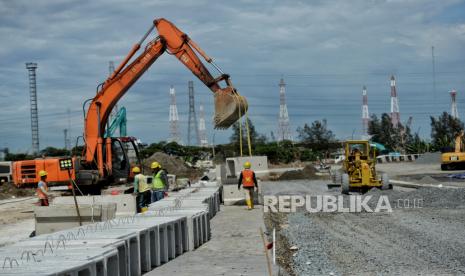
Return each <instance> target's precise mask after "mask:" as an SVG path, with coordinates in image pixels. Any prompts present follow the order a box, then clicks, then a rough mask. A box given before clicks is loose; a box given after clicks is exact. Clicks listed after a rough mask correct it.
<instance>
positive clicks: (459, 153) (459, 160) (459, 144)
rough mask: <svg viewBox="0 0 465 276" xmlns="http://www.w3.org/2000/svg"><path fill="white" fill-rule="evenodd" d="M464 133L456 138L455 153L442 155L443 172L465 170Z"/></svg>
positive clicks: (461, 132)
mask: <svg viewBox="0 0 465 276" xmlns="http://www.w3.org/2000/svg"><path fill="white" fill-rule="evenodd" d="M463 136H464V131H463V130H462V131H460V133H459V134H457V135H456V136H455V148H454V151H453V152H445V153H443V154H441V170H443V171H450V170H461V169H462V170H463V169H465V152H463Z"/></svg>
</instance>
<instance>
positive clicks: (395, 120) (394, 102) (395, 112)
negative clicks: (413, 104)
mask: <svg viewBox="0 0 465 276" xmlns="http://www.w3.org/2000/svg"><path fill="white" fill-rule="evenodd" d="M391 122H392V125H393V126H394V128H397V126H398V125H399V122H400V112H399V101H398V99H397V91H396V79H395V78H394V76H391Z"/></svg>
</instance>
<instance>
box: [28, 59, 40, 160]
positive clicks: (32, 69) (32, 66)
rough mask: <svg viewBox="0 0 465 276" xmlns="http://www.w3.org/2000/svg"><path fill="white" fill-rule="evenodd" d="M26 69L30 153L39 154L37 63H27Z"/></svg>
mask: <svg viewBox="0 0 465 276" xmlns="http://www.w3.org/2000/svg"><path fill="white" fill-rule="evenodd" d="M26 68H27V70H28V71H29V98H30V102H31V134H32V153H34V154H37V153H39V113H38V109H37V83H36V69H37V63H32V62H28V63H26Z"/></svg>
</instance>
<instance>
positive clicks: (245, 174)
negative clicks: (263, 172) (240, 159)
mask: <svg viewBox="0 0 465 276" xmlns="http://www.w3.org/2000/svg"><path fill="white" fill-rule="evenodd" d="M251 167H252V164H250V162H249V161H247V162H245V163H244V170H243V171H242V172H241V174H240V176H239V182H238V184H237V188H238V189H239V190H240V189H241V185H242V186H243V187H244V190H245V203H246V204H247V210H252V209H253V192H254V187H255V188H256V190H257V193H258V184H257V178H256V177H255V172H254V171H252V170H251V169H250V168H251Z"/></svg>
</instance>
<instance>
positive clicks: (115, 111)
mask: <svg viewBox="0 0 465 276" xmlns="http://www.w3.org/2000/svg"><path fill="white" fill-rule="evenodd" d="M113 72H115V63H114V62H113V61H109V62H108V77H110V76H111V74H113ZM118 111H119V110H118V104H115V107H114V108H113V109H112V110H111V112H110V120H108V121H111V119H113V118H115V117H116V115H117V114H118Z"/></svg>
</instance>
